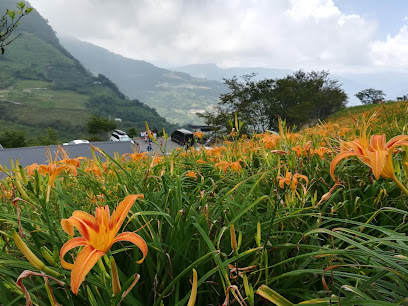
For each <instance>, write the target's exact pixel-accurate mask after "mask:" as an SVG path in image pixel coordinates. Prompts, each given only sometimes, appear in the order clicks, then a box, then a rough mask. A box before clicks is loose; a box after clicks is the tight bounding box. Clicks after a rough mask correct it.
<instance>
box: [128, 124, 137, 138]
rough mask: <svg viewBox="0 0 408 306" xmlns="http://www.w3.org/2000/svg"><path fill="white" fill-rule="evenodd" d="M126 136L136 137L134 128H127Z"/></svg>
mask: <svg viewBox="0 0 408 306" xmlns="http://www.w3.org/2000/svg"><path fill="white" fill-rule="evenodd" d="M128 136H129V137H130V138H134V137H136V136H137V130H136V128H135V127H134V126H132V127H131V128H129V131H128Z"/></svg>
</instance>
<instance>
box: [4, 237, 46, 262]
mask: <svg viewBox="0 0 408 306" xmlns="http://www.w3.org/2000/svg"><path fill="white" fill-rule="evenodd" d="M11 237H13V240H14V242H15V244H16V245H17V247H18V249H19V250H20V251H21V253H23V255H24V257H25V258H26V259H27V260H28V261H29V263H30V264H31V265H32V266H33V267H34V268H36V269H38V270H43V269H44V267H45V265H44V263H43V262H42V261H41V260H39V259H38V257H37V256H35V255H34V253H33V252H31V250H30V249H29V248H28V246H27V245H26V244H25V242H24V241H23V239H21V237H20V236H19V235H18V234H17V232H16V231H15V230H14V229H13V231H12V233H11Z"/></svg>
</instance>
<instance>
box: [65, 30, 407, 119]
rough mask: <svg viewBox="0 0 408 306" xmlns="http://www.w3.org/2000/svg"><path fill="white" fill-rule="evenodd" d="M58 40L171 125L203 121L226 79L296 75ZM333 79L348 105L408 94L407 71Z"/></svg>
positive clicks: (343, 75) (340, 75) (288, 71)
mask: <svg viewBox="0 0 408 306" xmlns="http://www.w3.org/2000/svg"><path fill="white" fill-rule="evenodd" d="M60 40H61V43H62V45H63V46H64V47H65V48H66V49H67V50H69V51H70V52H71V54H73V55H74V56H75V57H76V58H78V59H79V60H80V61H81V63H82V64H83V65H84V66H85V67H87V68H88V69H90V70H91V71H92V72H93V73H103V74H105V75H107V76H108V77H109V78H111V79H112V80H113V81H114V82H115V83H116V84H117V85H118V86H119V88H120V89H121V90H122V91H123V92H124V93H125V94H126V95H128V96H129V97H130V98H137V99H140V100H141V101H143V102H145V103H146V104H148V105H150V106H151V107H154V108H156V109H157V111H158V112H159V114H160V115H162V116H164V117H166V118H167V119H168V120H170V121H171V122H175V123H180V124H185V123H191V122H196V121H197V120H198V121H199V119H198V118H196V116H195V115H194V111H198V110H210V109H211V105H213V104H216V103H217V102H218V97H219V95H220V94H221V93H223V92H225V91H226V90H228V89H227V88H226V86H225V85H224V84H223V83H222V82H223V79H224V78H227V79H230V78H232V77H233V76H242V75H245V74H251V73H255V74H256V76H255V79H258V80H261V79H265V78H272V79H274V78H283V77H285V76H287V75H288V74H292V73H293V72H294V70H291V69H279V68H262V67H232V68H221V67H218V66H217V65H216V64H194V65H187V66H180V67H172V68H168V69H163V68H159V67H157V66H155V65H153V64H150V63H147V62H145V61H139V60H132V59H129V58H125V57H123V56H121V55H118V54H115V53H112V52H110V51H108V50H106V49H103V48H100V47H98V46H95V45H93V44H90V43H86V42H83V41H80V40H77V39H75V38H70V37H63V36H61V37H60ZM299 69H301V67H299ZM330 78H333V79H337V80H339V82H340V83H341V84H342V88H343V89H344V90H345V91H346V93H347V94H348V96H349V102H348V105H349V106H352V105H358V104H360V101H359V100H358V99H357V98H356V97H355V94H356V93H357V92H359V91H361V90H364V89H366V88H374V89H380V90H382V91H384V92H385V94H386V95H387V96H386V100H395V99H396V98H397V97H399V96H402V95H405V94H407V93H408V73H404V72H353V73H352V72H347V73H330ZM215 81H216V82H215Z"/></svg>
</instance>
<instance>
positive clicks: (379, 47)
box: [371, 25, 408, 70]
mask: <svg viewBox="0 0 408 306" xmlns="http://www.w3.org/2000/svg"><path fill="white" fill-rule="evenodd" d="M371 59H372V61H373V64H374V65H375V66H377V67H381V68H393V69H399V70H406V69H407V68H408V26H406V25H404V26H402V28H401V29H400V31H399V33H398V34H396V35H395V36H394V37H392V36H390V35H388V37H387V39H386V41H375V42H373V43H372V51H371Z"/></svg>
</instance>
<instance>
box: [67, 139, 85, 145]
mask: <svg viewBox="0 0 408 306" xmlns="http://www.w3.org/2000/svg"><path fill="white" fill-rule="evenodd" d="M83 143H89V141H88V140H85V139H75V140H72V141H70V142H64V143H63V145H64V146H65V145H77V144H83Z"/></svg>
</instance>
